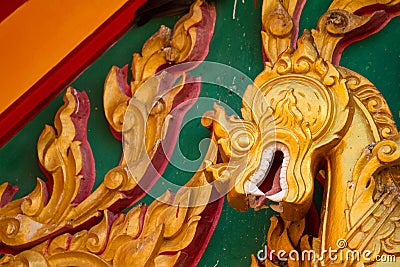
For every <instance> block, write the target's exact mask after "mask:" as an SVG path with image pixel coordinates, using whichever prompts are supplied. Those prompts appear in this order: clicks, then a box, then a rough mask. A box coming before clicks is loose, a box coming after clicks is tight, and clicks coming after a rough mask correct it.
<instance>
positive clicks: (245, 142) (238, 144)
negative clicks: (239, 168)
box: [232, 132, 254, 152]
mask: <svg viewBox="0 0 400 267" xmlns="http://www.w3.org/2000/svg"><path fill="white" fill-rule="evenodd" d="M232 143H233V144H232V145H233V148H234V149H235V150H237V151H239V152H245V151H249V150H250V149H251V147H252V146H253V144H254V138H253V136H251V134H249V133H246V132H239V133H236V134H234V135H233V136H232Z"/></svg>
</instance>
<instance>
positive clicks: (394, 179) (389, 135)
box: [0, 0, 400, 266]
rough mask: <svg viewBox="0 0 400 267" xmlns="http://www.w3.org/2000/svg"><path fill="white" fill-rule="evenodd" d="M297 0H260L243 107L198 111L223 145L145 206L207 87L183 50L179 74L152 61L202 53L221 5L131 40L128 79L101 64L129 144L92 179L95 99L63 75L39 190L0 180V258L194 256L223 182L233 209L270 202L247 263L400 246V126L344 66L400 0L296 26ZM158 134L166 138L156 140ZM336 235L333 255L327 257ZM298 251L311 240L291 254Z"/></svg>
mask: <svg viewBox="0 0 400 267" xmlns="http://www.w3.org/2000/svg"><path fill="white" fill-rule="evenodd" d="M304 3H305V1H304V0H298V1H295V0H292V1H291V0H287V1H282V0H273V1H264V3H263V7H262V18H261V21H262V25H263V30H262V32H261V35H262V45H263V49H264V56H265V57H264V59H265V69H264V70H263V71H262V72H261V73H260V74H259V75H258V76H257V77H256V79H255V81H254V84H252V85H250V86H249V87H248V88H247V89H246V91H245V93H244V95H243V106H242V110H241V112H242V118H238V117H236V116H235V117H234V116H232V117H229V116H227V115H226V113H225V110H224V109H223V108H222V107H221V106H218V105H215V108H214V110H213V111H209V112H207V113H206V114H204V117H203V119H202V123H203V125H204V126H205V127H208V128H209V129H210V131H211V139H212V140H213V141H214V143H215V144H217V146H210V147H209V150H208V153H207V155H206V158H205V159H204V162H203V164H202V166H201V168H200V169H199V171H198V172H197V173H196V174H195V175H194V176H193V177H192V179H191V180H190V181H189V182H188V183H187V185H186V187H183V188H182V189H181V190H179V191H178V192H177V193H176V194H175V195H173V194H172V193H171V192H169V191H167V192H165V194H164V195H163V196H162V197H161V198H160V199H158V200H156V201H154V202H153V203H152V204H151V205H149V206H146V205H136V206H134V207H132V206H133V205H134V204H135V203H136V202H137V201H138V200H139V199H140V198H141V197H142V196H143V195H144V194H145V193H146V190H148V189H150V188H151V186H152V185H153V184H154V183H155V181H156V180H157V178H158V176H159V173H162V171H163V169H165V167H166V164H167V158H168V155H169V154H170V153H171V152H172V149H173V147H174V144H175V142H176V139H177V132H176V129H177V128H179V127H178V126H179V124H180V123H181V121H182V118H183V115H184V114H185V112H186V111H187V110H188V109H189V108H190V107H191V104H193V101H190V100H194V99H196V98H197V97H198V94H199V91H200V86H199V82H200V80H199V78H193V77H189V76H188V75H186V74H185V72H187V71H188V70H189V68H194V67H195V66H196V64H191V65H182V66H189V67H183V68H180V69H179V71H178V72H176V73H174V75H173V76H174V78H175V79H174V80H170V76H168V77H167V76H166V75H165V73H164V72H160V71H162V70H163V69H164V68H166V67H167V66H170V65H175V64H179V63H185V62H191V61H200V60H203V59H204V58H205V56H206V54H207V51H208V45H209V42H210V39H211V37H212V33H213V28H214V22H215V9H214V6H213V5H212V4H209V3H207V2H204V1H202V0H198V1H195V2H194V3H193V5H192V7H191V10H190V12H189V14H187V15H186V16H184V17H182V19H180V20H179V21H178V22H177V24H176V25H175V28H174V29H173V30H171V29H169V28H167V27H165V26H162V27H161V28H160V30H159V31H158V32H157V33H155V34H154V35H153V36H152V37H151V38H150V39H149V40H148V41H147V42H146V43H145V44H144V45H143V49H142V52H141V54H134V56H133V63H132V77H133V78H132V82H131V83H130V84H127V83H126V77H127V67H124V68H122V69H120V68H118V67H113V68H112V69H111V70H110V72H109V75H108V76H107V78H106V81H105V85H104V111H105V115H106V118H107V120H108V122H109V124H110V126H111V128H112V131H113V132H114V134H115V136H116V137H117V138H121V139H122V140H123V142H124V149H125V153H124V155H122V159H121V162H120V164H119V165H118V166H116V167H115V168H114V169H112V170H110V171H109V172H108V173H107V175H106V176H105V177H104V180H103V182H102V183H101V184H100V186H99V187H98V188H96V189H95V190H94V191H93V192H92V187H93V183H94V179H95V177H94V160H93V156H92V153H91V148H90V145H89V143H88V141H87V139H86V134H85V131H84V129H85V125H86V122H87V118H88V116H89V101H88V98H87V96H86V94H85V93H79V92H77V91H76V90H75V89H72V88H69V89H68V90H67V91H66V93H65V97H64V102H65V104H64V106H63V107H61V108H60V110H59V111H58V113H57V114H56V116H55V120H54V127H51V126H46V127H45V129H44V130H43V133H42V135H41V136H40V138H39V141H38V146H37V150H38V158H39V162H40V166H41V167H42V169H43V170H44V172H45V173H46V175H47V178H48V182H44V181H43V180H41V179H39V178H38V180H37V186H36V188H35V190H34V191H33V192H32V193H31V194H29V195H28V196H26V197H24V198H21V199H16V200H11V199H12V196H13V194H14V193H15V190H16V189H15V188H14V187H12V186H11V185H9V184H7V183H6V184H3V185H0V226H1V227H0V248H1V249H2V252H3V253H7V255H5V256H4V257H3V258H2V259H1V264H2V265H4V266H14V265H18V266H57V265H64V266H83V265H88V264H90V265H93V266H112V265H115V266H190V265H195V264H197V263H198V261H199V258H200V257H201V255H202V252H203V251H204V248H205V246H206V245H207V242H208V239H209V238H210V236H211V234H212V232H213V230H214V228H215V225H216V223H217V221H218V217H219V214H220V212H221V207H222V199H219V200H217V201H214V202H211V203H209V202H210V199H211V195H212V194H215V193H216V191H218V192H219V193H220V194H221V195H224V194H225V193H226V192H227V199H228V202H229V204H230V205H232V206H233V207H234V208H235V209H237V210H239V211H245V210H247V209H249V208H254V209H255V210H259V209H263V208H272V209H274V210H275V211H277V213H279V214H278V215H276V216H274V217H272V218H271V226H270V229H269V232H268V237H267V239H268V240H267V241H268V242H267V243H268V247H269V253H268V257H267V258H266V259H265V262H261V261H260V260H259V259H257V258H256V257H255V256H253V257H252V259H253V262H252V266H262V265H265V266H330V265H333V264H336V265H339V266H369V265H372V266H381V265H382V266H383V265H384V263H383V262H380V261H379V259H381V258H382V256H391V255H393V256H394V258H396V259H397V260H398V261H400V258H399V257H400V238H399V234H400V231H399V228H398V226H399V218H400V217H399V216H400V205H399V201H400V199H399V179H400V177H399V176H400V148H399V146H400V136H399V133H398V130H397V127H396V125H395V123H394V120H393V117H392V114H391V112H390V109H389V107H388V105H387V104H386V101H385V99H384V98H383V97H382V95H381V94H380V93H379V91H378V89H377V88H375V87H374V85H373V84H372V83H371V82H369V81H368V80H367V79H366V78H364V77H362V76H361V75H359V74H357V73H355V72H353V71H351V70H348V69H346V68H343V67H341V66H339V63H340V57H341V53H342V51H343V49H344V48H345V47H346V46H347V45H348V44H349V43H351V42H352V41H355V40H357V39H360V38H362V37H366V36H367V35H370V34H372V33H374V32H376V31H378V30H379V29H381V28H382V27H383V26H384V25H385V24H386V23H387V22H388V21H389V20H390V18H391V17H393V16H395V15H397V14H399V12H400V1H396V0H394V1H385V0H367V1H363V2H361V1H354V0H336V1H333V2H332V4H331V6H330V7H329V9H328V11H327V12H326V13H325V14H324V15H323V16H322V17H321V18H320V20H319V22H318V27H317V29H316V30H312V31H308V30H306V31H304V33H302V35H301V37H300V38H297V36H298V23H299V18H300V14H301V10H302V8H303V6H304ZM156 74H157V75H156ZM176 80H178V82H176ZM188 81H190V83H188ZM188 84H189V85H188ZM165 86H166V87H167V88H172V89H170V90H166V91H164V90H163V88H166V87H165ZM183 102H185V103H187V104H185V105H182V106H180V107H179V109H177V110H176V109H174V108H175V107H176V106H177V104H179V103H183ZM127 140H130V141H132V140H133V142H128V141H127ZM162 142H167V143H168V144H169V149H167V150H166V151H164V150H163V151H161V150H160V149H159V148H160V145H161V143H162ZM126 151H129V153H126ZM131 164H132V165H131ZM317 175H319V177H320V179H322V180H323V183H324V184H325V192H324V203H323V208H322V210H321V223H320V224H319V225H313V224H315V223H316V222H315V221H313V220H312V217H310V211H311V210H312V208H313V191H314V183H315V177H316V176H317ZM144 180H145V181H144ZM271 201H272V202H273V203H272V202H271ZM128 207H131V209H130V211H129V212H128V213H127V214H123V213H122V211H123V210H124V209H126V208H128ZM310 227H311V228H312V227H314V228H315V227H317V228H318V229H319V230H318V232H317V233H316V234H315V233H311V232H310V231H309V230H308V229H309V228H310ZM330 250H334V251H336V252H335V253H336V254H335V255H334V256H336V257H329V256H327V252H328V251H330ZM279 251H282V253H278V252H279ZM305 251H307V252H311V251H312V252H313V253H314V254H313V255H312V257H311V258H307V259H306V258H304V257H302V258H295V257H294V256H293V254H295V255H302V253H303V252H305ZM365 251H368V255H365V253H364V252H365ZM349 252H350V253H356V252H357V253H359V255H361V256H360V257H359V258H355V257H352V258H348V257H346V256H347V255H348V253H349ZM296 253H297V254H296ZM303 254H304V253H303ZM343 255H345V257H346V258H341V257H340V256H343Z"/></svg>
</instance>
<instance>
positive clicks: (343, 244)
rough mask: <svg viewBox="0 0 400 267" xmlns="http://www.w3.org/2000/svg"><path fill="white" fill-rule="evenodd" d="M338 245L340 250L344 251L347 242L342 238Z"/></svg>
mask: <svg viewBox="0 0 400 267" xmlns="http://www.w3.org/2000/svg"><path fill="white" fill-rule="evenodd" d="M336 245H337V246H338V248H339V249H343V248H346V247H347V245H348V244H347V240H346V239H344V238H340V239H339V240H338V241H336Z"/></svg>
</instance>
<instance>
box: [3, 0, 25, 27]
mask: <svg viewBox="0 0 400 267" xmlns="http://www.w3.org/2000/svg"><path fill="white" fill-rule="evenodd" d="M26 1H28V0H3V1H1V2H0V22H2V21H3V20H5V18H7V17H8V16H10V15H11V14H12V13H13V12H14V11H15V10H17V9H18V8H19V7H20V6H22V5H23V4H24V3H25V2H26Z"/></svg>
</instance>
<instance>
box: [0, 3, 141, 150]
mask: <svg viewBox="0 0 400 267" xmlns="http://www.w3.org/2000/svg"><path fill="white" fill-rule="evenodd" d="M144 2H146V0H129V1H128V2H127V3H126V4H125V5H124V6H123V7H121V8H120V9H119V10H118V11H117V12H116V13H115V14H114V15H112V16H111V17H110V18H109V19H108V20H107V21H106V22H104V23H103V24H102V25H101V26H100V27H99V28H98V29H97V30H96V31H95V32H94V33H93V34H91V35H90V36H89V37H88V38H86V39H85V40H84V41H83V42H82V43H81V44H80V45H79V46H77V47H76V48H75V49H74V50H73V51H72V52H71V53H70V54H68V55H67V56H66V57H65V58H64V59H63V60H62V61H61V62H59V63H58V64H57V65H56V66H55V67H54V68H53V69H51V70H50V71H49V72H48V73H47V74H46V75H45V76H43V77H42V78H41V79H40V80H39V81H38V82H37V83H35V84H34V85H33V86H32V87H31V88H30V89H29V90H28V91H27V92H26V93H24V94H23V95H22V96H21V97H20V98H19V99H18V100H17V101H15V102H14V103H13V104H12V105H11V106H10V107H8V108H7V109H6V110H5V111H4V112H3V113H1V114H0V129H1V132H0V147H2V146H3V145H4V144H5V143H6V142H7V141H8V140H10V139H11V138H12V137H13V136H14V135H15V134H16V133H17V132H18V131H19V130H20V129H21V128H22V127H24V126H25V125H26V124H27V123H28V122H29V121H30V120H31V119H32V118H34V117H35V116H36V115H37V114H38V113H39V111H40V110H42V109H43V108H44V107H45V106H46V105H47V104H48V103H49V102H50V101H51V100H52V99H54V98H55V97H56V96H57V95H58V94H59V93H60V92H61V91H62V90H63V89H65V87H66V86H68V84H70V83H71V82H72V81H73V80H74V79H75V78H76V77H77V76H78V75H79V74H80V73H81V72H82V71H83V70H84V69H85V68H86V67H87V66H89V65H90V64H91V63H92V62H93V61H94V60H95V59H96V58H98V57H99V56H100V55H101V54H102V53H103V52H104V51H105V50H107V48H108V47H109V46H110V45H112V44H113V43H114V42H115V41H117V40H118V39H119V38H120V37H121V36H122V35H123V34H124V33H125V32H126V31H127V30H128V29H129V28H130V27H132V26H133V19H134V15H135V11H136V9H137V8H138V7H139V6H141V5H142V4H143V3H144Z"/></svg>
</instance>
